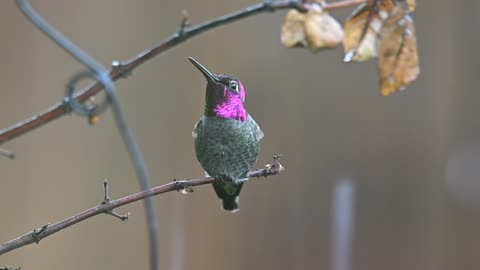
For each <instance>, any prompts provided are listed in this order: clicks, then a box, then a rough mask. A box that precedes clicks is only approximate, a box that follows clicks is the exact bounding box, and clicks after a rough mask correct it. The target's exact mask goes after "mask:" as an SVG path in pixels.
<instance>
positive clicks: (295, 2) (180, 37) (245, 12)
mask: <svg viewBox="0 0 480 270" xmlns="http://www.w3.org/2000/svg"><path fill="white" fill-rule="evenodd" d="M364 1H365V0H363V1H360V0H353V1H352V0H343V1H337V2H334V3H330V4H325V5H323V9H324V10H334V9H340V8H346V7H351V6H355V5H357V4H358V3H360V2H364ZM308 5H309V4H307V3H304V1H301V0H289V1H287V0H279V1H266V2H264V3H258V4H255V5H252V6H249V7H246V8H244V9H241V10H239V11H236V12H233V13H230V14H227V15H224V16H220V17H218V18H216V19H213V20H210V21H207V22H204V23H201V24H197V25H194V26H189V27H184V28H183V31H182V33H181V34H180V33H178V32H175V33H174V34H172V35H171V36H170V37H168V38H167V39H165V40H164V41H163V42H161V43H159V44H157V45H156V46H154V47H152V48H150V49H147V50H145V51H143V52H141V53H140V54H138V55H137V56H136V57H134V58H132V59H130V60H128V61H124V62H123V61H114V63H115V65H114V67H113V68H112V70H111V71H110V73H109V76H110V79H111V80H112V81H116V80H118V79H120V78H123V77H125V76H126V75H128V74H130V73H131V72H132V71H133V70H134V69H135V68H136V67H138V66H140V65H141V64H143V63H144V62H146V61H147V60H149V59H151V58H153V57H155V56H157V55H159V54H161V53H163V52H165V51H167V50H169V49H171V48H173V47H175V46H177V45H179V44H181V43H183V42H184V41H186V40H189V39H190V38H193V37H195V36H197V35H199V34H201V33H203V32H206V31H208V30H212V29H214V28H216V27H220V26H223V25H226V24H229V23H232V22H235V21H238V20H241V19H244V18H247V17H250V16H253V15H256V14H260V13H266V12H274V11H277V10H283V9H291V8H295V9H298V10H301V11H304V10H305V9H306V8H307V7H308ZM103 87H104V86H103V85H102V84H101V83H99V82H96V83H93V84H91V85H90V86H87V87H86V88H84V89H82V90H81V91H79V92H78V94H76V95H75V99H76V100H77V101H78V102H84V101H86V100H88V99H89V98H90V97H91V96H93V95H95V94H97V93H99V92H100V91H101V90H102V89H103ZM68 112H69V107H68V106H66V105H65V103H63V102H59V103H57V104H54V105H53V106H51V107H50V108H48V109H47V110H46V111H44V112H41V113H38V114H36V115H34V116H32V117H30V118H28V119H25V120H23V121H21V122H18V123H16V124H13V125H12V126H9V127H7V128H4V129H2V130H0V144H3V143H5V142H7V141H9V140H12V139H14V138H16V137H18V136H21V135H23V134H26V133H28V132H30V131H32V130H34V129H35V128H37V127H40V126H43V125H45V124H47V123H49V122H51V121H53V120H56V119H58V118H59V117H61V116H63V115H65V114H67V113H68Z"/></svg>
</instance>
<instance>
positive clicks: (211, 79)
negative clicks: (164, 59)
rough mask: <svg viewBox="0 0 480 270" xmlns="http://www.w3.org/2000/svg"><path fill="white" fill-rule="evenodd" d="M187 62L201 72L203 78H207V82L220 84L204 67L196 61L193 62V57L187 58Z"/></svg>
mask: <svg viewBox="0 0 480 270" xmlns="http://www.w3.org/2000/svg"><path fill="white" fill-rule="evenodd" d="M188 60H190V62H192V64H193V65H194V66H195V67H197V68H198V70H200V72H202V74H203V76H205V78H207V80H209V81H213V82H220V80H219V79H218V78H217V76H215V75H214V74H213V73H212V72H210V71H209V70H208V69H207V68H206V67H204V66H203V65H202V64H200V63H199V62H198V61H197V60H195V59H194V58H193V57H188Z"/></svg>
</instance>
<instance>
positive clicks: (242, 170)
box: [188, 57, 263, 212]
mask: <svg viewBox="0 0 480 270" xmlns="http://www.w3.org/2000/svg"><path fill="white" fill-rule="evenodd" d="M188 59H189V60H190V62H192V64H193V65H194V66H195V67H196V68H197V69H198V70H199V71H200V72H201V73H202V74H203V76H204V77H205V78H206V79H207V87H206V93H205V107H204V113H203V116H202V117H201V118H200V120H199V121H198V122H197V123H196V124H195V127H194V129H193V132H192V136H193V140H194V145H195V154H196V156H197V160H198V161H199V162H200V165H202V167H203V169H204V170H205V172H206V173H207V174H208V175H209V176H211V177H214V178H215V179H216V180H217V181H215V182H214V183H213V184H212V185H213V189H214V190H215V193H216V194H217V196H218V198H219V199H221V200H222V208H223V209H224V210H227V211H230V212H236V211H238V195H239V194H240V191H241V190H242V186H243V184H244V182H245V181H246V180H248V177H247V174H248V172H249V171H250V169H252V167H253V166H254V165H255V162H256V161H257V158H258V153H259V152H260V140H261V139H262V138H263V132H262V130H261V129H260V127H259V126H258V124H257V123H256V122H255V120H253V118H252V117H251V116H250V115H249V114H248V113H247V111H246V110H245V107H244V103H245V87H244V86H243V83H242V82H241V81H240V80H239V79H238V78H237V77H235V76H232V75H228V74H213V73H212V72H210V71H209V70H208V69H207V68H206V67H204V66H203V65H202V64H200V63H199V62H198V61H197V60H195V59H194V58H192V57H189V58H188Z"/></svg>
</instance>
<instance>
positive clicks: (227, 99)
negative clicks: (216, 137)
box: [213, 82, 247, 122]
mask: <svg viewBox="0 0 480 270" xmlns="http://www.w3.org/2000/svg"><path fill="white" fill-rule="evenodd" d="M239 84H240V85H239V86H240V87H239V89H240V91H239V93H235V92H232V91H230V90H224V93H225V96H224V98H223V100H222V101H221V102H220V103H218V104H217V105H216V106H215V107H214V108H213V112H214V113H215V116H216V117H220V118H225V119H235V120H239V121H242V122H245V121H247V111H246V110H245V107H243V102H244V101H245V88H244V87H243V84H242V83H241V82H240V83H239Z"/></svg>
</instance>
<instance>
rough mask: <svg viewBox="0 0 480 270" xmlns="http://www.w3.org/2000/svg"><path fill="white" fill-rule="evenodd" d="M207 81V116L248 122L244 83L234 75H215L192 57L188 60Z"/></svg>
mask: <svg viewBox="0 0 480 270" xmlns="http://www.w3.org/2000/svg"><path fill="white" fill-rule="evenodd" d="M188 59H189V60H190V62H192V64H193V65H194V66H195V67H197V68H198V70H200V72H202V74H203V76H205V78H206V79H207V90H206V94H205V115H208V116H216V117H219V118H225V119H235V120H240V121H247V111H246V110H245V107H244V106H243V103H244V102H245V88H244V87H243V84H242V82H241V81H240V80H239V79H238V78H236V77H235V76H232V75H227V74H213V73H212V72H210V71H209V70H208V69H207V68H206V67H204V66H203V65H202V64H200V63H199V62H198V61H197V60H195V59H193V58H192V57H189V58H188Z"/></svg>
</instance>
